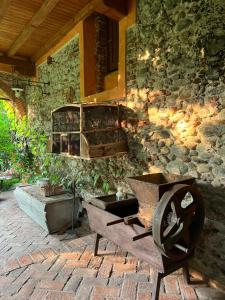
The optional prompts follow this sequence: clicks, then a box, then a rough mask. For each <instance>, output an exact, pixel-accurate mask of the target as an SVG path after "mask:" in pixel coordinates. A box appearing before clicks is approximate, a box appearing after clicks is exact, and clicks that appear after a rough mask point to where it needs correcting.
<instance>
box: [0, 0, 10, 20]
mask: <svg viewBox="0 0 225 300" xmlns="http://www.w3.org/2000/svg"><path fill="white" fill-rule="evenodd" d="M11 2H12V0H1V1H0V22H1V20H2V18H3V17H4V15H5V13H6V12H7V10H8V8H9V5H10V3H11Z"/></svg>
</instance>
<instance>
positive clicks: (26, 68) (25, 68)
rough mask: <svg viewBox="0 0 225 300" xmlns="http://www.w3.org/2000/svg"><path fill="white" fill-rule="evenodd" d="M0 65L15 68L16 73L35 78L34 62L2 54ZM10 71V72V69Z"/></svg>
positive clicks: (0, 55)
mask: <svg viewBox="0 0 225 300" xmlns="http://www.w3.org/2000/svg"><path fill="white" fill-rule="evenodd" d="M0 64H1V65H6V66H11V68H12V67H13V69H14V71H17V72H18V73H20V74H21V75H27V76H34V75H35V73H36V70H35V65H34V63H33V62H32V61H30V60H25V59H22V58H17V57H16V58H14V57H8V56H7V55H5V53H0ZM8 71H10V70H9V68H8ZM9 73H10V72H9Z"/></svg>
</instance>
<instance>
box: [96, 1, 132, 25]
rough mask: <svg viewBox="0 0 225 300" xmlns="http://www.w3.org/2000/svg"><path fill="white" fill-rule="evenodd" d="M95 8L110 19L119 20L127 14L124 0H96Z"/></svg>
mask: <svg viewBox="0 0 225 300" xmlns="http://www.w3.org/2000/svg"><path fill="white" fill-rule="evenodd" d="M95 10H96V11H97V12H99V13H101V14H104V15H106V16H107V17H109V18H111V19H114V20H116V21H120V20H121V19H122V18H124V17H125V16H126V15H127V13H128V5H127V1H126V0H124V1H121V0H98V1H96V4H95Z"/></svg>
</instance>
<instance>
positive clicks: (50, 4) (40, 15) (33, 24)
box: [7, 0, 60, 56]
mask: <svg viewBox="0 0 225 300" xmlns="http://www.w3.org/2000/svg"><path fill="white" fill-rule="evenodd" d="M59 1H60V0H45V1H44V3H43V4H42V6H41V7H40V8H39V10H38V11H37V12H36V13H35V14H34V16H33V17H32V19H31V20H30V21H29V22H28V23H27V24H26V25H25V27H24V28H23V30H22V31H21V33H20V34H19V36H18V37H17V38H16V40H15V41H14V42H13V43H12V45H11V47H10V48H9V50H8V52H7V54H8V56H13V55H15V54H16V52H17V51H18V50H19V49H20V48H21V47H22V46H23V44H24V43H25V42H26V41H27V39H28V38H29V37H30V36H31V34H32V33H33V31H34V30H35V29H36V28H37V27H38V26H40V25H41V24H42V23H43V22H44V20H45V19H46V17H47V16H48V15H49V13H50V12H51V11H52V10H53V8H54V7H55V6H56V4H57V3H58V2H59Z"/></svg>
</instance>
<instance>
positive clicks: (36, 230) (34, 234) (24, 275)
mask: <svg viewBox="0 0 225 300" xmlns="http://www.w3.org/2000/svg"><path fill="white" fill-rule="evenodd" d="M2 196H4V198H6V199H7V200H4V201H0V210H1V219H0V299H1V300H26V299H31V300H42V299H45V300H47V299H49V300H72V299H73V300H74V299H75V300H89V299H90V300H132V299H133V300H135V299H137V300H150V299H151V290H152V274H153V273H152V271H153V270H152V268H151V267H150V266H149V265H148V264H147V263H145V262H143V261H139V260H138V259H136V258H135V257H133V256H132V255H130V254H128V253H126V252H124V251H123V250H121V249H120V248H118V247H117V246H116V245H114V244H112V243H111V242H109V241H107V240H106V239H102V240H101V242H100V253H101V256H98V257H93V252H92V248H93V243H94V237H93V235H91V234H89V235H87V236H84V237H80V238H76V239H75V238H73V239H71V240H67V238H68V236H67V235H64V236H57V235H48V234H47V233H46V232H44V231H43V230H42V228H41V227H40V226H39V225H37V224H36V223H34V222H33V221H32V220H31V219H30V218H29V217H27V216H26V215H25V214H24V213H23V212H22V211H21V210H20V209H19V208H18V207H17V205H16V202H15V199H14V198H13V196H12V194H11V193H2V195H1V196H0V198H1V197H2ZM198 295H199V297H198ZM206 295H210V296H209V298H205V297H206ZM213 295H216V298H213ZM196 299H199V300H203V299H218V300H219V299H220V300H222V299H225V294H224V293H223V292H222V291H220V290H216V289H212V288H209V287H207V286H205V285H194V286H191V285H189V286H188V285H186V284H185V283H184V280H183V277H182V276H181V272H175V273H174V274H171V275H170V276H168V277H166V278H165V279H164V280H163V282H162V287H161V290H160V300H196Z"/></svg>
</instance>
